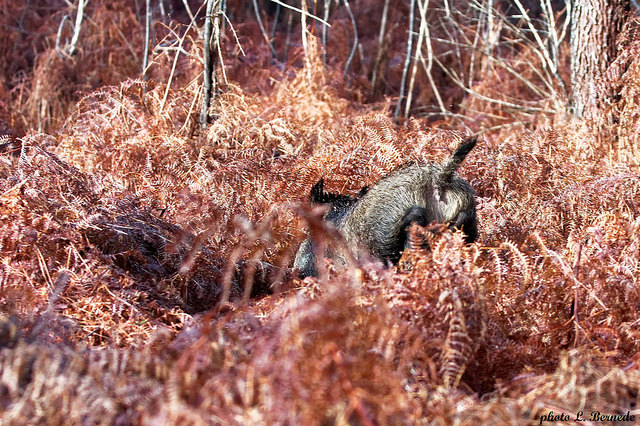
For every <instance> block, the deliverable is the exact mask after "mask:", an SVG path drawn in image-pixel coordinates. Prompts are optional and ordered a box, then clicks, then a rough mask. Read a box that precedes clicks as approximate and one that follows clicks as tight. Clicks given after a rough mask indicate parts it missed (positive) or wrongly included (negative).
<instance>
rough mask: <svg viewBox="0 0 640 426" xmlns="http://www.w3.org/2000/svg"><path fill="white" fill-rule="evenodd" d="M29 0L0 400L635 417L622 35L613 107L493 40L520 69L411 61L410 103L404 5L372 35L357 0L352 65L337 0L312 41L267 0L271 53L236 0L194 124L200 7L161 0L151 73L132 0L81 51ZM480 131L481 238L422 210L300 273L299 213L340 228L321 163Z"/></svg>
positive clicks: (108, 8) (15, 58) (95, 419)
mask: <svg viewBox="0 0 640 426" xmlns="http://www.w3.org/2000/svg"><path fill="white" fill-rule="evenodd" d="M18 3H20V2H9V1H5V0H0V10H2V12H0V21H1V22H2V24H3V26H2V28H1V29H0V35H2V41H0V58H2V59H0V73H2V75H1V76H0V136H1V135H2V134H5V135H6V136H3V137H2V138H1V139H0V418H2V419H3V423H4V422H5V421H6V422H7V424H88V423H99V424H133V423H144V424H362V425H373V424H422V423H424V424H514V425H521V424H543V423H544V422H546V421H549V422H552V421H553V422H558V421H563V422H565V423H570V422H573V421H579V420H581V419H584V420H586V421H592V422H594V423H598V424H600V423H603V422H604V423H607V422H608V423H612V422H615V421H618V422H619V423H624V422H626V421H629V422H631V420H633V419H632V418H631V417H632V416H635V421H637V419H638V416H640V409H639V408H638V400H639V398H640V396H639V395H640V394H639V391H640V281H639V280H640V278H639V277H640V174H639V171H638V170H639V169H638V163H639V161H640V160H638V159H639V158H640V157H639V154H638V153H639V152H640V142H639V141H640V139H638V138H639V136H638V135H639V134H640V133H639V132H637V129H638V126H640V113H638V111H640V108H639V107H640V84H638V83H639V82H640V62H638V58H639V57H640V56H639V55H638V53H640V44H639V43H638V41H637V40H636V39H635V38H634V37H633V34H635V33H634V32H633V31H631V30H629V31H628V32H627V33H626V37H627V40H626V42H627V45H626V46H627V47H626V50H625V51H624V52H623V55H621V57H620V58H619V60H618V61H617V62H616V63H615V65H616V66H617V67H618V68H616V69H621V70H622V71H620V72H617V73H615V72H613V71H612V72H611V73H610V74H608V75H610V78H611V79H612V81H613V82H614V83H615V84H616V85H617V86H616V87H618V88H620V93H622V94H623V97H622V98H621V99H619V100H618V101H617V103H615V104H612V105H611V106H609V107H607V108H606V109H603V113H602V114H601V115H600V116H599V117H597V118H590V119H586V120H577V119H575V118H572V117H571V115H570V114H569V113H568V107H567V100H566V97H563V96H562V94H561V93H562V90H561V87H560V85H559V82H558V81H556V82H555V83H553V84H556V86H553V87H547V88H546V89H544V90H543V89H539V88H540V87H544V86H545V81H546V80H544V79H542V80H536V78H538V77H539V76H541V75H542V71H541V72H540V74H536V72H534V71H535V70H542V69H543V67H542V65H540V66H538V65H535V64H536V61H537V60H539V56H537V55H536V54H535V52H534V51H533V50H532V49H533V48H531V46H530V45H528V44H526V43H523V44H522V45H520V47H519V48H518V49H517V51H513V52H511V51H509V52H507V53H505V56H504V57H503V64H504V63H506V62H504V61H507V60H508V61H511V62H509V63H510V64H514V65H513V66H514V67H516V68H504V67H502V68H501V67H499V66H496V65H495V64H494V63H493V62H491V61H488V62H487V61H485V62H483V65H482V66H480V65H478V66H477V73H476V74H473V75H471V77H473V78H471V77H469V79H468V80H469V82H470V86H469V87H467V89H469V90H467V91H465V90H463V89H462V88H460V87H459V86H456V85H455V84H454V83H452V81H451V78H452V75H451V74H447V73H446V72H444V71H442V70H440V71H438V72H436V71H435V69H436V68H437V67H436V68H434V71H433V73H432V75H431V76H432V80H433V83H434V84H433V85H432V84H431V83H430V82H429V81H428V79H427V76H426V75H425V74H424V72H425V69H423V68H422V65H420V67H419V68H418V72H417V74H416V77H415V78H414V82H413V84H412V85H411V89H412V90H411V91H410V92H409V93H411V95H412V97H413V100H412V103H411V107H410V108H409V112H410V114H409V118H406V117H404V114H400V115H399V116H398V117H396V115H395V114H394V110H395V106H396V103H397V101H398V96H399V95H398V93H399V90H400V86H401V83H400V82H401V80H402V71H403V64H404V58H405V57H406V34H407V31H406V25H407V18H406V16H408V13H406V12H407V11H405V10H404V9H402V8H399V9H398V10H397V11H394V12H390V15H389V18H388V20H389V22H388V27H387V28H388V31H387V32H386V33H385V34H386V35H385V38H384V40H385V42H384V46H385V49H384V51H382V49H381V47H380V45H379V44H378V33H379V28H380V26H381V23H380V20H381V16H382V15H381V13H382V4H383V3H384V2H380V1H374V0H367V1H365V0H363V1H361V2H356V1H354V2H353V4H352V7H353V13H354V19H355V22H357V23H358V33H359V36H360V37H359V43H360V48H359V50H358V51H357V54H356V55H355V56H354V60H353V61H352V62H351V63H350V64H349V69H348V71H347V72H345V67H346V64H347V61H348V57H349V54H350V47H351V44H350V43H351V42H352V41H353V37H352V34H353V33H352V29H351V22H352V21H351V19H350V17H349V11H348V10H346V9H345V8H344V7H340V8H338V9H337V10H336V11H334V14H333V15H332V17H331V20H330V22H331V24H332V27H331V31H330V33H329V38H328V41H327V43H326V47H325V45H323V43H322V37H321V31H320V24H318V23H313V22H308V25H309V27H310V33H308V34H307V36H306V37H305V39H304V40H303V38H302V37H301V33H302V32H301V31H300V22H299V21H300V16H299V14H295V13H291V15H286V16H285V15H283V16H281V17H280V18H279V19H280V21H276V18H275V17H274V15H273V14H272V10H271V9H265V10H263V12H264V13H263V14H262V18H263V19H264V20H265V22H266V23H269V22H271V23H272V22H274V21H276V22H280V24H279V26H276V33H277V34H278V36H277V37H274V46H273V49H274V52H275V54H276V55H278V56H280V58H279V59H278V58H276V57H274V54H273V53H271V52H270V50H269V47H268V45H267V43H266V42H265V38H264V37H263V36H262V32H261V30H260V28H259V24H258V23H257V21H256V20H255V14H254V13H253V9H252V8H251V7H250V6H249V5H244V3H245V2H234V1H229V2H228V7H229V10H228V16H229V21H225V29H224V34H223V35H224V37H223V39H222V44H221V57H222V59H223V60H224V75H223V73H222V72H221V70H220V69H219V70H218V79H219V82H220V87H219V93H216V95H217V96H216V97H215V99H214V100H213V102H212V105H211V108H210V110H209V113H210V117H211V120H210V123H209V125H208V126H207V127H206V129H203V128H202V127H201V125H200V123H199V122H198V116H199V113H200V102H201V87H202V79H201V72H202V63H201V61H200V59H199V58H200V57H202V46H201V39H199V37H198V34H197V31H196V29H195V28H196V27H198V28H199V27H200V26H201V23H202V19H201V18H197V19H196V20H194V21H190V19H189V18H188V13H187V11H186V10H185V9H184V7H183V6H181V4H182V3H181V2H173V3H171V2H167V4H170V3H171V4H173V7H175V8H176V11H175V16H174V18H173V19H170V18H168V17H164V18H162V16H161V15H160V14H159V12H157V11H156V12H155V13H156V14H155V15H154V17H155V18H154V19H155V21H154V22H155V24H154V26H153V28H152V30H153V31H152V33H153V34H154V39H153V40H154V41H153V43H152V46H151V53H150V55H149V64H150V65H149V67H148V69H147V71H146V72H145V77H146V78H142V76H141V64H142V56H143V47H144V31H143V29H144V13H142V12H143V11H141V10H137V9H136V8H135V5H134V4H133V3H134V2H130V1H124V0H118V1H111V2H105V1H99V0H94V1H91V2H89V4H88V5H87V8H86V9H85V20H84V22H83V24H82V25H83V26H82V31H81V32H80V35H79V40H78V45H77V52H75V53H74V54H73V55H70V54H68V52H65V50H64V40H67V41H68V40H69V38H70V35H71V34H70V30H69V28H70V26H69V25H66V26H65V25H62V26H60V25H59V24H60V22H61V21H62V20H63V18H64V16H65V15H67V14H68V15H69V18H70V19H71V18H73V17H74V16H75V10H74V9H73V8H70V6H69V5H68V4H67V3H66V2H64V1H62V0H59V1H58V0H56V1H44V0H42V1H35V0H34V1H32V2H27V5H25V4H18ZM137 3H138V2H135V4H136V5H137ZM187 3H188V4H191V5H192V7H193V13H195V11H196V10H197V8H198V7H199V5H200V3H199V2H195V1H190V2H187ZM345 3H346V2H345ZM450 3H451V4H452V5H453V6H455V5H456V4H457V3H460V5H462V3H461V2H450ZM260 4H261V5H262V4H263V3H260ZM141 7H143V6H141ZM5 11H6V12H5ZM202 13H203V12H202V11H200V15H198V16H200V17H201V16H202ZM287 16H291V17H292V18H291V21H289V22H293V23H292V24H289V27H287V19H288V18H287ZM430 16H432V15H430ZM433 16H435V15H433ZM163 19H164V20H163ZM434 19H435V18H434ZM461 19H462V18H461ZM310 21H311V19H310ZM190 22H191V24H190ZM475 22H476V21H469V22H467V24H468V25H466V24H465V25H459V26H458V27H456V28H458V29H460V28H464V29H465V30H467V31H470V34H473V32H474V31H478V30H477V29H474V28H475V27H473V26H472V24H474V23H475ZM231 25H233V28H234V30H235V32H236V34H235V36H237V40H236V38H235V37H234V34H233V33H232V31H231ZM416 25H418V24H416ZM474 25H475V24H474ZM403 26H404V27H403ZM59 28H61V30H60V31H61V32H62V35H60V32H59ZM402 28H405V29H402ZM432 28H433V32H432V34H431V36H432V37H433V39H432V40H433V47H434V49H435V54H437V55H440V56H439V57H440V58H446V60H447V61H449V62H447V63H443V66H444V67H445V68H446V67H450V69H453V68H455V67H456V66H458V65H460V64H463V65H464V66H465V67H467V68H466V69H468V67H470V66H471V65H470V63H471V62H473V60H472V56H471V55H470V54H469V53H468V50H467V51H462V53H463V54H467V56H460V58H458V59H456V60H459V61H460V63H454V62H453V60H454V59H455V57H456V55H452V54H449V53H447V52H449V50H448V49H449V48H448V47H447V46H444V45H443V44H442V42H441V41H438V40H440V38H439V37H440V35H439V34H438V32H437V31H438V28H440V29H443V28H444V27H443V26H441V27H438V26H436V25H435V24H434V26H433V27H432ZM449 29H451V28H449ZM416 31H417V30H416ZM67 33H68V34H67ZM285 35H286V37H285ZM286 39H287V40H289V41H288V44H287V42H286V41H285V40H286ZM56 40H58V44H59V46H58V47H56ZM61 40H62V41H61ZM61 43H62V46H60V44H61ZM566 43H567V42H566V41H565V42H564V43H563V44H561V45H560V50H559V64H560V65H561V67H560V69H559V75H560V77H562V78H565V79H566V78H567V76H568V73H569V62H568V57H567V55H568V48H567V46H566ZM241 50H242V51H241ZM285 50H287V54H286V55H285ZM177 52H178V53H179V54H178V53H177ZM378 52H381V53H380V58H382V59H380V60H379V61H378V60H377V59H376V54H377V53H378ZM465 52H466V53H465ZM503 52H504V51H503ZM441 60H442V61H443V62H445V59H441ZM621 63H624V67H621V66H620V64H621ZM492 64H493V65H492ZM527 64H528V65H527ZM531 64H533V65H531ZM483 67H484V68H483ZM518 67H520V68H518ZM527 67H529V68H527ZM536 67H537V68H536ZM481 69H482V70H481ZM507 69H508V70H511V71H514V72H509V71H507ZM374 70H378V71H376V72H378V79H377V80H376V81H374V79H373V77H372V75H373V73H374ZM412 70H415V68H413V67H409V73H408V76H407V87H409V85H410V84H411V83H410V80H411V71H412ZM413 72H416V71H413ZM225 78H226V80H225ZM532 82H534V83H535V84H531V83H532ZM546 82H547V83H548V81H546ZM547 86H548V85H547ZM434 87H436V88H439V90H434ZM471 89H472V90H471ZM552 89H553V90H552ZM545 90H548V91H549V93H555V94H556V96H555V97H547V96H542V95H543V94H544V93H547V92H546V91H545ZM436 92H438V93H436ZM487 99H494V101H493V102H489V101H487ZM518 99H519V101H518ZM440 103H441V104H442V105H445V106H454V108H453V110H449V113H448V114H445V113H442V111H441V110H440V109H438V107H434V105H438V104H440ZM429 105H431V106H429ZM434 111H435V112H434ZM438 111H440V112H441V114H439V115H438V114H437V112H438ZM471 133H478V134H480V138H479V142H478V145H477V146H476V147H475V149H474V150H473V151H471V153H470V154H469V155H468V157H467V158H466V160H465V162H464V163H463V165H462V166H461V168H460V170H459V173H460V175H461V176H462V177H463V178H464V179H466V180H467V181H468V182H469V183H470V184H471V186H472V187H473V188H474V190H475V191H476V194H477V198H476V200H477V209H478V210H477V212H478V221H479V238H478V241H477V242H475V243H473V244H465V242H464V239H463V235H462V234H461V233H460V232H456V233H453V232H449V231H442V230H441V229H440V228H439V227H437V226H430V227H427V228H426V229H423V228H414V230H413V232H414V234H413V236H414V237H415V238H424V239H427V240H428V241H429V247H430V250H426V249H421V248H419V247H418V248H416V247H414V248H411V249H407V250H406V251H405V253H404V254H403V258H402V261H401V263H400V265H399V266H394V267H389V266H388V265H384V264H382V263H380V262H376V261H373V260H370V259H369V260H362V259H361V260H360V261H357V262H351V263H350V264H349V265H348V267H346V268H339V267H336V265H334V264H333V263H331V261H329V260H327V261H326V267H324V268H321V269H322V273H321V274H320V277H318V278H306V279H304V280H301V279H300V278H298V277H297V276H296V273H295V271H294V270H292V269H291V267H292V264H293V258H294V256H295V252H296V250H297V248H298V246H299V244H300V243H301V242H302V241H303V240H304V239H305V238H306V237H307V232H309V231H308V230H311V232H312V233H313V235H315V236H317V238H318V239H319V240H320V241H323V242H328V241H330V240H331V238H330V237H328V236H330V235H332V232H333V231H332V229H331V228H330V227H329V226H328V225H326V224H325V223H323V222H322V221H321V215H322V213H323V212H322V211H320V210H318V209H314V208H313V207H312V206H309V202H308V197H309V191H310V189H311V187H312V186H313V185H314V184H315V183H316V182H317V181H318V180H319V179H321V178H323V179H324V182H325V187H326V189H327V190H329V191H331V192H338V193H342V194H349V195H355V194H357V193H358V191H359V190H360V189H361V188H362V187H363V186H367V185H368V186H371V185H373V184H375V182H377V181H378V179H380V178H381V177H382V176H384V175H385V174H387V173H388V172H390V171H391V170H393V169H395V168H396V167H398V166H399V165H401V164H404V163H406V162H408V161H421V162H441V161H443V160H444V159H445V158H447V157H448V156H450V155H451V152H453V150H454V149H455V148H456V146H457V145H458V143H459V142H460V141H461V140H462V139H463V138H465V137H466V136H467V135H469V134H471ZM625 416H626V417H625Z"/></svg>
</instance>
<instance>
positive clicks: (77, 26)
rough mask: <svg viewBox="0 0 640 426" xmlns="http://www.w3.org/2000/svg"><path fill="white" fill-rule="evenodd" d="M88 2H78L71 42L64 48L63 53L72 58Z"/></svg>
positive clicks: (86, 0)
mask: <svg viewBox="0 0 640 426" xmlns="http://www.w3.org/2000/svg"><path fill="white" fill-rule="evenodd" d="M88 2H89V0H78V12H77V13H76V23H75V25H74V26H73V35H72V36H71V42H70V43H69V44H68V45H67V46H65V51H66V53H67V54H68V55H69V56H72V55H73V54H74V53H75V52H76V44H78V38H80V29H82V18H83V17H84V6H85V4H86V3H88Z"/></svg>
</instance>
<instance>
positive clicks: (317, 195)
mask: <svg viewBox="0 0 640 426" xmlns="http://www.w3.org/2000/svg"><path fill="white" fill-rule="evenodd" d="M325 195H326V194H325V193H324V178H320V180H319V181H318V182H317V183H316V184H315V185H313V187H312V188H311V192H310V193H309V199H310V200H311V202H312V203H322V202H324V201H325V198H326V197H325Z"/></svg>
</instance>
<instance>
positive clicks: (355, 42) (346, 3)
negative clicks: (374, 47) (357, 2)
mask: <svg viewBox="0 0 640 426" xmlns="http://www.w3.org/2000/svg"><path fill="white" fill-rule="evenodd" d="M344 7H345V8H346V9H347V13H348V14H349V18H350V19H351V25H352V26H353V47H352V48H351V53H349V58H348V59H347V63H346V65H345V66H344V72H343V73H342V78H346V77H347V73H348V72H349V66H350V65H351V61H352V60H353V56H354V55H355V54H356V48H357V47H358V28H356V18H355V17H354V16H353V12H352V11H351V6H349V0H344Z"/></svg>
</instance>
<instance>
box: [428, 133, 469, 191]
mask: <svg viewBox="0 0 640 426" xmlns="http://www.w3.org/2000/svg"><path fill="white" fill-rule="evenodd" d="M477 141H478V137H477V136H471V137H469V138H467V139H465V140H464V141H463V142H462V143H461V144H460V146H458V149H456V151H455V152H454V153H453V155H452V156H451V157H450V158H449V159H448V160H447V161H445V162H444V163H443V164H442V168H441V169H440V173H438V182H449V181H451V177H452V176H453V174H454V173H455V172H456V170H458V167H460V163H462V161H463V160H464V159H465V157H466V156H467V154H469V152H470V151H471V150H472V149H473V147H474V146H476V142H477Z"/></svg>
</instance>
